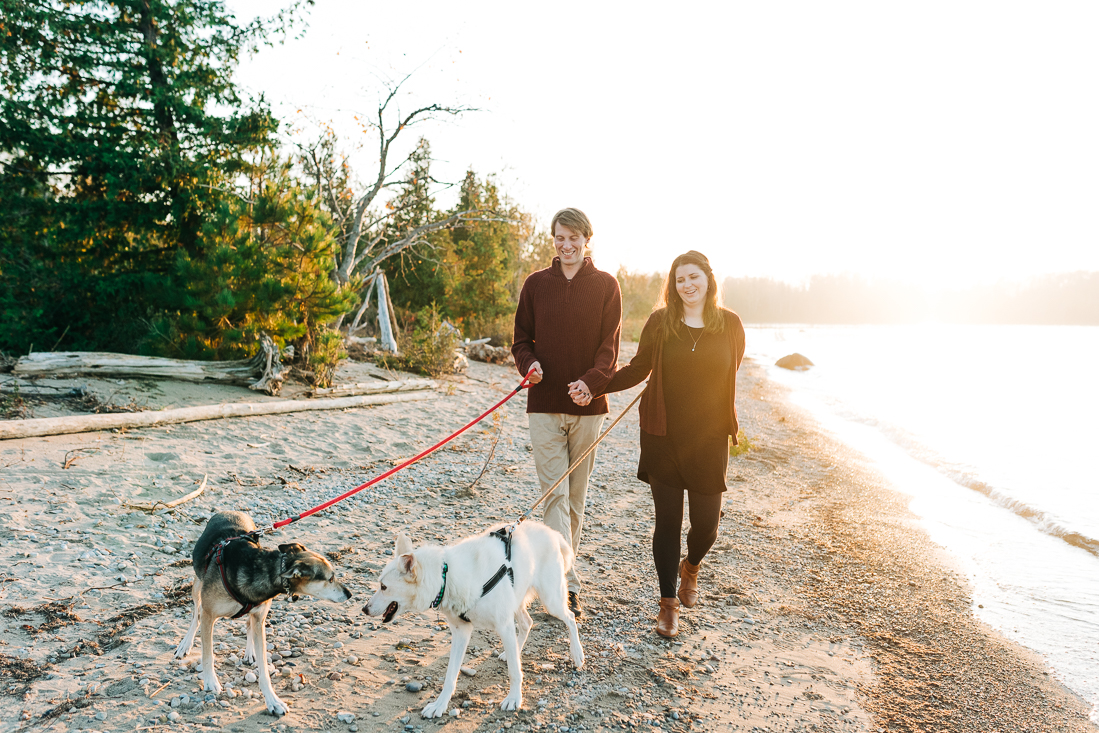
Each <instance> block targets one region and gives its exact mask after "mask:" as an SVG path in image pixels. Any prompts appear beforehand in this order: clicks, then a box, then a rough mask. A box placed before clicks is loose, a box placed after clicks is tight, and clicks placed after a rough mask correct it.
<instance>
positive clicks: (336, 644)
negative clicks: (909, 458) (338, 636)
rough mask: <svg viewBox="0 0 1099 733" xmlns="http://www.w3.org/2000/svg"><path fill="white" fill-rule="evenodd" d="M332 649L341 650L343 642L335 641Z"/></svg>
mask: <svg viewBox="0 0 1099 733" xmlns="http://www.w3.org/2000/svg"><path fill="white" fill-rule="evenodd" d="M332 648H333V649H343V642H342V641H337V642H336V643H335V644H333V645H332Z"/></svg>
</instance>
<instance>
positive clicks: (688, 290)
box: [675, 265, 709, 308]
mask: <svg viewBox="0 0 1099 733" xmlns="http://www.w3.org/2000/svg"><path fill="white" fill-rule="evenodd" d="M708 285H709V283H708V282H707V280H706V273H704V272H703V271H702V268H701V267H699V266H698V265H680V266H679V267H677V268H675V289H676V292H678V293H679V297H680V298H682V299H683V305H685V306H687V307H689V308H693V307H695V306H700V305H702V304H703V303H705V302H706V288H707V287H708Z"/></svg>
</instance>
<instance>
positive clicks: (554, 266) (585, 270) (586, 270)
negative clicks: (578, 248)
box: [550, 256, 595, 280]
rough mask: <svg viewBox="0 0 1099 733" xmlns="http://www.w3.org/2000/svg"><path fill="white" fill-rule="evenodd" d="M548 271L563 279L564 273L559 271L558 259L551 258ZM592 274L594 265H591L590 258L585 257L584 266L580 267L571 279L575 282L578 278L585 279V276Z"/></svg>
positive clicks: (559, 262) (559, 261) (559, 263)
mask: <svg viewBox="0 0 1099 733" xmlns="http://www.w3.org/2000/svg"><path fill="white" fill-rule="evenodd" d="M550 269H551V270H553V273H554V274H555V275H557V276H558V277H565V273H564V272H563V271H562V270H561V258H560V257H556V256H555V257H554V258H553V261H552V262H551V263H550ZM594 272H595V265H594V264H592V261H591V257H585V258H584V264H582V265H580V269H579V270H577V271H576V274H575V275H573V277H572V279H573V280H575V279H576V278H578V277H586V276H587V275H591V274H593V273H594Z"/></svg>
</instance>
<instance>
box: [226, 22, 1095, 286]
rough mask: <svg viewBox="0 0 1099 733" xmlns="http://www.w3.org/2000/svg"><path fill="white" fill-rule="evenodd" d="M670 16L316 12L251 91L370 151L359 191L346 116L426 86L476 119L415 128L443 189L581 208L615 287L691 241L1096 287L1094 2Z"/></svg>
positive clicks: (831, 260)
mask: <svg viewBox="0 0 1099 733" xmlns="http://www.w3.org/2000/svg"><path fill="white" fill-rule="evenodd" d="M229 6H230V7H231V8H232V9H234V11H235V12H237V13H238V16H239V17H240V18H241V19H246V18H251V17H252V16H253V15H255V14H256V13H264V14H267V13H270V12H271V10H272V7H273V5H272V3H271V2H270V0H263V1H262V2H260V1H259V0H229ZM678 7H679V8H680V9H675V10H673V9H672V8H673V4H671V3H652V4H648V3H632V4H626V3H595V2H591V1H590V0H589V2H582V3H574V2H555V3H551V4H546V3H538V4H535V3H514V2H509V3H503V2H501V3H488V2H478V1H476V0H469V1H467V2H460V3H459V2H409V3H386V4H380V3H374V2H364V1H363V0H317V5H316V7H315V8H314V10H313V11H312V14H311V16H310V19H309V29H308V30H307V32H306V33H305V36H304V37H303V38H302V39H301V40H296V41H290V42H288V43H287V44H286V45H285V46H281V47H275V48H271V49H264V50H262V51H261V52H260V54H259V55H258V56H257V57H255V58H253V59H251V60H248V61H245V62H244V64H243V66H242V68H241V71H240V79H241V81H242V82H243V83H244V84H245V85H246V86H247V87H248V88H250V89H251V90H253V91H254V92H263V93H264V94H266V96H267V98H268V100H270V101H271V102H273V103H274V109H275V111H276V113H277V114H278V115H279V116H280V117H281V118H282V119H285V120H290V121H292V122H293V121H296V122H298V123H300V124H302V125H303V126H305V127H306V129H312V128H309V127H308V126H307V125H306V121H307V120H319V121H324V122H326V123H328V124H331V125H332V126H333V128H334V129H336V130H337V131H338V132H339V133H340V135H341V137H342V138H343V140H344V141H345V143H346V144H347V147H349V148H350V147H352V146H353V145H356V144H360V143H365V145H366V147H365V148H364V150H363V151H362V152H360V153H358V154H357V155H356V156H355V158H354V164H355V166H356V168H357V170H359V171H360V174H361V175H362V176H363V177H364V178H365V177H366V176H367V175H369V171H371V170H372V169H374V168H375V166H376V155H375V143H374V139H373V137H369V136H364V133H363V132H362V131H361V128H359V126H358V125H357V124H356V122H355V119H354V117H355V115H359V116H360V117H362V116H365V117H367V118H373V116H374V114H375V110H376V108H377V104H378V101H379V97H380V96H381V95H382V94H383V90H384V85H385V83H386V82H388V81H392V80H394V79H399V78H401V77H403V76H405V75H406V74H408V73H409V72H413V71H415V74H414V76H413V77H412V79H410V80H409V81H408V82H407V84H406V89H407V90H408V93H407V94H403V95H402V96H401V97H400V103H401V108H402V109H404V110H411V109H413V108H415V106H418V105H420V104H424V103H432V102H437V103H440V104H465V105H469V106H473V107H478V108H480V109H481V110H482V111H480V112H473V113H467V114H465V115H463V116H462V117H460V118H458V119H455V120H450V121H441V122H437V123H433V124H430V125H425V126H424V127H422V128H420V129H419V130H418V131H417V130H411V132H413V135H409V137H408V140H407V141H406V142H407V143H408V144H412V143H413V142H415V137H416V136H417V135H418V134H423V135H425V136H426V137H428V139H430V140H431V143H432V147H433V151H434V153H435V155H436V157H437V158H438V159H439V162H437V163H436V164H435V167H434V169H433V171H434V173H435V174H436V176H438V177H442V178H446V179H448V180H458V179H460V177H461V176H462V174H463V173H464V171H465V170H466V169H468V168H469V167H470V166H472V167H473V168H474V169H475V170H476V171H477V172H478V174H481V175H484V174H488V173H496V174H498V177H499V179H500V181H501V183H502V184H503V186H504V188H505V190H506V192H507V193H508V194H509V195H511V197H512V198H513V199H514V200H515V201H516V202H517V203H519V205H520V206H521V207H523V208H524V209H526V210H528V211H531V212H533V213H535V214H536V215H538V216H540V217H541V218H542V219H543V220H544V221H545V222H546V224H547V225H548V222H549V219H550V217H551V216H552V215H553V212H554V211H556V210H557V209H559V208H562V207H565V206H576V207H579V208H581V209H583V210H584V211H585V212H587V214H588V215H589V217H590V218H591V219H592V222H593V225H594V227H595V237H594V238H593V240H592V244H593V245H594V247H595V257H596V264H597V265H598V266H599V267H601V268H602V269H606V270H609V271H611V272H614V271H615V270H617V268H618V266H619V264H624V265H626V266H627V267H629V268H630V269H633V270H642V271H653V270H663V269H664V268H667V267H668V265H669V264H670V263H671V260H672V258H673V257H674V256H675V255H677V254H679V253H680V252H683V251H686V250H687V249H698V250H700V251H702V252H704V253H706V254H707V255H708V256H709V257H710V259H711V262H712V263H713V264H714V267H715V269H716V270H717V271H718V274H719V276H722V277H724V276H763V277H773V278H778V279H783V280H788V281H793V282H796V281H800V280H802V279H804V278H807V277H808V276H810V275H812V274H815V273H838V272H855V273H861V274H864V275H867V276H871V277H889V278H901V279H907V280H917V281H921V282H925V283H929V284H943V285H959V284H965V283H968V282H971V281H980V282H990V281H995V280H997V279H1000V278H1009V279H1021V278H1025V277H1027V276H1030V275H1033V274H1039V273H1045V272H1062V271H1075V270H1099V215H1097V213H1099V93H1097V90H1099V43H1096V42H1095V39H1096V38H1097V37H1099V4H1096V3H1094V2H1089V1H1086V0H1077V1H1075V2H1065V1H1061V0H1049V1H1047V2H1041V3H1038V2H1029V3H1021V2H1013V1H1011V0H1007V1H1006V2H1005V1H1004V0H998V1H995V2H993V1H983V2H975V1H973V0H949V1H942V0H925V1H924V2H918V3H917V2H908V3H898V2H881V1H880V0H875V1H871V0H867V1H866V2H853V1H852V0H835V1H833V2H827V3H822V2H804V1H803V2H797V1H794V2H750V3H749V2H741V1H739V0H734V1H733V2H710V3H694V4H683V5H680V6H678ZM298 110H301V113H298ZM441 203H444V204H448V205H449V204H450V203H451V201H450V200H448V199H445V198H444V199H443V200H442V201H441Z"/></svg>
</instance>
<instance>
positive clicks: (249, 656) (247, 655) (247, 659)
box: [244, 649, 256, 664]
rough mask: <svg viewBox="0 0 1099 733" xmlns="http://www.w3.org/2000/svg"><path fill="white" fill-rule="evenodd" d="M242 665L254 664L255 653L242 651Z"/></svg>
mask: <svg viewBox="0 0 1099 733" xmlns="http://www.w3.org/2000/svg"><path fill="white" fill-rule="evenodd" d="M244 663H245V664H255V663H256V653H255V652H253V651H249V650H247V649H245V650H244Z"/></svg>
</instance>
